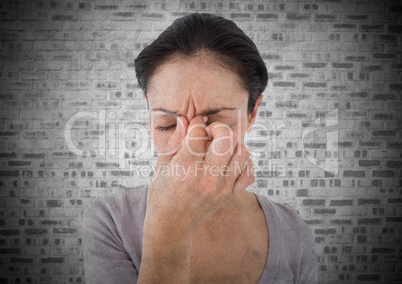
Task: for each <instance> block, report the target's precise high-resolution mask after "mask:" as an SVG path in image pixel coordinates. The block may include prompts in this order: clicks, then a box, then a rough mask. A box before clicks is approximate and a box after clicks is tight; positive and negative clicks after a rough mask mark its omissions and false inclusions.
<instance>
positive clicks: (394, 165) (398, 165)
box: [386, 161, 402, 169]
mask: <svg viewBox="0 0 402 284" xmlns="http://www.w3.org/2000/svg"><path fill="white" fill-rule="evenodd" d="M386 165H387V168H391V169H402V161H387V163H386Z"/></svg>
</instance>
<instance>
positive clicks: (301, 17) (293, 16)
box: [286, 13, 310, 21]
mask: <svg viewBox="0 0 402 284" xmlns="http://www.w3.org/2000/svg"><path fill="white" fill-rule="evenodd" d="M286 19H287V20H290V21H307V20H310V14H297V13H288V14H286Z"/></svg>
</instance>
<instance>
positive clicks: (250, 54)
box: [135, 13, 268, 113]
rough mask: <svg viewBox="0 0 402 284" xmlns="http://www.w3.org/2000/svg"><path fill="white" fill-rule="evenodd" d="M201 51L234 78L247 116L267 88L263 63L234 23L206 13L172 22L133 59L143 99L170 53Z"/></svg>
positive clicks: (254, 47) (186, 53)
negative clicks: (245, 94) (245, 96)
mask: <svg viewBox="0 0 402 284" xmlns="http://www.w3.org/2000/svg"><path fill="white" fill-rule="evenodd" d="M201 51H207V52H209V53H212V54H213V55H214V56H215V59H216V60H217V62H219V63H220V64H221V65H222V66H223V67H225V68H227V69H229V70H231V71H232V72H234V73H235V74H237V75H238V77H239V78H240V80H241V82H242V83H243V86H244V88H245V90H247V91H248V93H249V100H248V112H249V113H251V112H252V110H253V108H254V105H255V102H256V100H257V98H258V96H259V95H260V94H261V93H262V92H263V91H264V90H265V87H266V86H267V82H268V73H267V68H266V67H265V64H264V61H263V60H262V58H261V56H260V54H259V52H258V50H257V47H256V46H255V44H254V43H253V41H252V40H251V39H250V38H249V37H248V36H247V35H246V34H245V33H244V32H243V31H242V30H241V29H240V28H239V27H238V26H237V25H236V24H235V23H234V22H232V21H230V20H227V19H225V18H222V17H219V16H216V15H211V14H206V13H201V14H199V13H192V14H189V15H187V16H184V17H181V18H178V19H176V20H175V21H174V22H173V23H172V25H170V26H169V27H168V28H167V29H166V30H165V31H163V32H162V33H161V34H160V35H159V37H158V38H157V39H156V40H155V41H154V42H152V43H151V44H150V45H148V46H147V47H145V48H144V49H143V50H142V51H141V52H140V54H139V55H138V57H137V58H136V59H135V73H136V76H137V80H138V83H139V85H140V87H141V89H142V90H143V92H144V94H145V96H146V95H147V87H148V83H149V80H150V78H151V76H152V74H153V73H154V72H155V70H156V68H157V67H159V66H160V65H162V64H163V63H165V62H167V61H168V60H169V59H170V57H171V56H172V55H174V54H182V55H185V56H196V55H197V54H198V53H199V52H201Z"/></svg>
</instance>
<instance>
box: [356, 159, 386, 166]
mask: <svg viewBox="0 0 402 284" xmlns="http://www.w3.org/2000/svg"><path fill="white" fill-rule="evenodd" d="M380 164H381V161H380V160H359V167H378V166H380Z"/></svg>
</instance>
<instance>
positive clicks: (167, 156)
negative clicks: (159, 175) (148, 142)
mask: <svg viewBox="0 0 402 284" xmlns="http://www.w3.org/2000/svg"><path fill="white" fill-rule="evenodd" d="M187 129H188V122H187V119H186V118H185V117H183V116H178V117H177V119H176V129H175V131H174V132H173V134H172V136H170V138H169V141H168V143H167V147H166V149H165V150H164V151H163V152H160V153H158V162H160V163H162V164H166V163H168V162H169V161H170V160H171V159H172V158H173V157H174V156H175V155H176V153H177V152H178V151H179V149H180V148H181V145H182V142H183V140H184V137H185V136H186V133H187Z"/></svg>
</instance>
